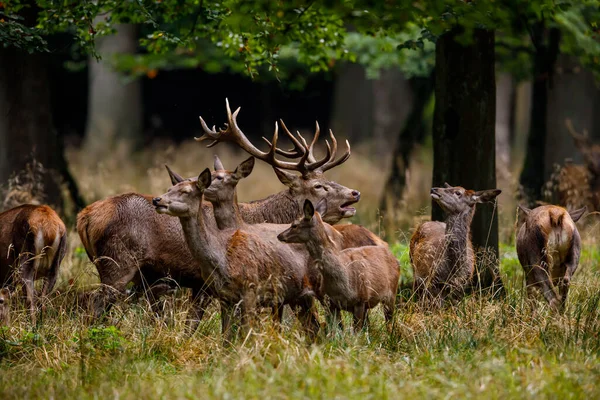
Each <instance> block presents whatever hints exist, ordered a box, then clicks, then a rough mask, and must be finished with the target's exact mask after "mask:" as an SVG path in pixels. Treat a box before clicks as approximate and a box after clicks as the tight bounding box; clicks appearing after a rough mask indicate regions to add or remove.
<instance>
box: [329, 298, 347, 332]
mask: <svg viewBox="0 0 600 400" xmlns="http://www.w3.org/2000/svg"><path fill="white" fill-rule="evenodd" d="M327 326H328V330H329V332H330V333H331V332H333V331H334V330H335V329H336V328H337V329H339V330H340V331H342V332H343V331H344V324H343V322H342V318H341V311H340V308H339V307H338V306H337V305H333V304H330V305H329V308H328V313H327Z"/></svg>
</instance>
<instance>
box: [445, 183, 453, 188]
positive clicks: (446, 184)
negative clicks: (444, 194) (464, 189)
mask: <svg viewBox="0 0 600 400" xmlns="http://www.w3.org/2000/svg"><path fill="white" fill-rule="evenodd" d="M444 187H445V188H447V189H448V188H451V187H452V186H451V185H449V184H448V182H444Z"/></svg>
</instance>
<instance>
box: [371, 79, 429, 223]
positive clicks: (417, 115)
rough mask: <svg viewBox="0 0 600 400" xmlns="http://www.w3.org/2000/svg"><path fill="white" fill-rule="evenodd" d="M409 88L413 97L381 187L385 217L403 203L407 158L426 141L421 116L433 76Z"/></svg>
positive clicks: (415, 82) (382, 209)
mask: <svg viewBox="0 0 600 400" xmlns="http://www.w3.org/2000/svg"><path fill="white" fill-rule="evenodd" d="M409 87H410V89H411V92H412V98H413V101H412V109H411V110H410V113H409V114H408V118H407V120H406V123H405V124H404V127H403V128H402V130H401V131H400V135H399V137H398V140H397V141H396V146H395V147H394V154H393V155H392V165H391V171H390V175H389V176H388V179H387V182H386V184H385V186H384V189H383V190H384V191H383V195H382V198H381V203H380V209H381V211H382V213H383V214H384V215H385V216H386V218H387V217H389V215H388V214H392V213H393V212H394V210H395V209H397V208H398V204H399V202H400V201H401V200H402V196H403V195H404V190H405V188H406V186H407V184H408V167H409V164H410V156H411V154H412V152H413V150H414V148H415V145H416V144H418V143H422V142H423V140H424V139H425V132H426V126H425V121H424V120H423V113H424V112H425V107H426V106H427V103H428V101H429V99H431V96H432V94H433V87H434V78H433V74H431V75H430V76H428V77H414V78H411V79H410V80H409Z"/></svg>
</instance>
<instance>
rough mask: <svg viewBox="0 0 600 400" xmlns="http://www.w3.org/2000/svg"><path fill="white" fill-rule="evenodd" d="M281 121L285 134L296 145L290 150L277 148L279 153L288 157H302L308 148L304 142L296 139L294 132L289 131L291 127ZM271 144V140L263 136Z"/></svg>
mask: <svg viewBox="0 0 600 400" xmlns="http://www.w3.org/2000/svg"><path fill="white" fill-rule="evenodd" d="M279 122H280V123H281V127H282V128H283V131H284V132H285V134H286V135H287V136H288V138H289V139H290V140H291V141H292V144H293V145H294V148H293V149H290V150H282V149H280V148H276V149H275V151H276V153H277V154H279V155H282V156H284V157H287V158H298V157H302V156H303V155H304V153H305V152H306V149H305V148H304V147H303V146H302V143H300V142H299V141H298V139H296V138H295V137H294V135H292V133H291V132H290V131H289V129H288V128H287V126H285V123H284V122H283V120H282V119H280V120H279ZM262 139H263V140H264V141H265V142H266V143H267V144H268V145H269V146H272V144H271V142H270V141H269V140H268V139H267V138H265V137H264V136H263V138H262Z"/></svg>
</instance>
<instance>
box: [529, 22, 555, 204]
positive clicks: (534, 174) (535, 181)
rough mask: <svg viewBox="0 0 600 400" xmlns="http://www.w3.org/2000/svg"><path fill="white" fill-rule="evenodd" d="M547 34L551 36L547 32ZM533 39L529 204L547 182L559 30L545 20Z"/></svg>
mask: <svg viewBox="0 0 600 400" xmlns="http://www.w3.org/2000/svg"><path fill="white" fill-rule="evenodd" d="M546 35H548V40H547V41H546V40H545V36H546ZM532 40H533V42H534V43H533V44H534V46H535V55H534V59H533V79H534V81H533V94H532V101H531V119H530V122H529V123H530V125H529V138H528V140H527V152H526V154H525V161H524V163H523V170H522V171H521V177H520V183H521V187H522V190H523V193H522V195H523V196H524V197H525V200H526V202H527V204H528V206H530V207H534V206H535V201H536V200H539V199H541V198H542V186H543V185H544V168H545V164H546V162H545V149H546V134H547V115H548V88H549V84H550V83H551V78H552V73H553V71H554V64H555V62H556V58H557V56H558V51H559V49H558V44H559V41H560V31H559V30H558V29H557V28H551V29H550V30H546V28H545V26H544V24H543V23H539V24H538V25H536V26H534V27H533V32H532Z"/></svg>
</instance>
